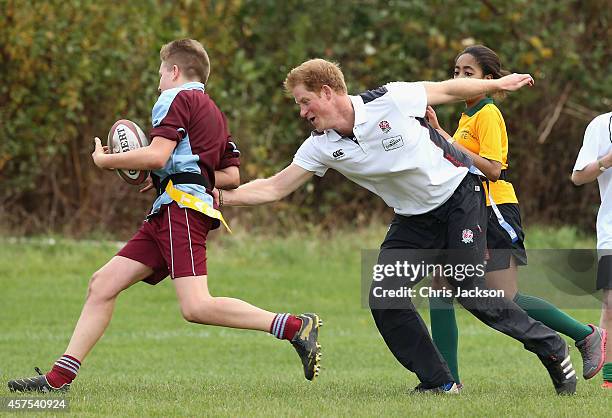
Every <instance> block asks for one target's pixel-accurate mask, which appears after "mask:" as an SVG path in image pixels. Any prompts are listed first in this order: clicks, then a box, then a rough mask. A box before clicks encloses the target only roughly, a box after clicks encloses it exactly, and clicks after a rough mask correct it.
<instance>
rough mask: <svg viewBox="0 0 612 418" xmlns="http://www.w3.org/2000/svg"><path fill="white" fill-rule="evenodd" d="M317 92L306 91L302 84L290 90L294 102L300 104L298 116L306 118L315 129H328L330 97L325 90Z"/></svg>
mask: <svg viewBox="0 0 612 418" xmlns="http://www.w3.org/2000/svg"><path fill="white" fill-rule="evenodd" d="M321 90H322V91H321V92H319V94H317V93H314V92H312V91H308V90H307V89H306V87H304V85H303V84H298V85H297V86H295V87H294V88H293V90H291V93H292V94H293V97H294V99H295V102H296V103H297V104H298V105H299V106H300V117H303V118H304V119H306V120H308V121H309V122H310V123H311V124H312V126H314V128H315V129H316V130H317V131H323V130H325V129H330V128H331V126H329V125H330V120H329V119H330V117H329V116H330V111H329V106H330V103H331V101H330V98H328V97H327V95H326V94H325V92H323V89H321Z"/></svg>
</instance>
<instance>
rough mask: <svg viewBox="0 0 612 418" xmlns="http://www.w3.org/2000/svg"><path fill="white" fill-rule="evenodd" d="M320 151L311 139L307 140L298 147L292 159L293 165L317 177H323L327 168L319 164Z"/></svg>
mask: <svg viewBox="0 0 612 418" xmlns="http://www.w3.org/2000/svg"><path fill="white" fill-rule="evenodd" d="M320 155H321V151H320V150H319V148H318V147H317V146H316V144H315V143H314V140H313V138H312V137H310V138H308V139H307V140H306V141H304V143H303V144H302V145H301V146H300V148H299V149H298V150H297V152H296V153H295V156H294V157H293V163H294V164H297V165H299V166H300V167H302V168H303V169H304V170H307V171H310V172H313V173H315V174H316V175H317V176H319V177H323V176H324V175H325V172H326V171H327V169H328V168H329V167H327V166H326V165H325V164H323V163H322V162H321V158H320Z"/></svg>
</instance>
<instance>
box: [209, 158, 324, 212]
mask: <svg viewBox="0 0 612 418" xmlns="http://www.w3.org/2000/svg"><path fill="white" fill-rule="evenodd" d="M313 174H314V173H312V172H311V171H308V170H304V169H303V168H302V167H300V166H299V165H297V164H291V165H289V166H288V167H287V168H285V169H284V170H282V171H280V172H278V173H276V174H275V175H273V176H272V177H269V178H267V179H258V180H253V181H251V182H249V183H247V184H243V185H242V186H240V187H238V188H237V189H234V190H228V191H224V192H222V194H221V198H220V203H221V204H222V205H224V206H252V205H262V204H264V203H270V202H276V201H277V200H280V199H282V198H283V197H285V196H287V195H288V194H290V193H291V192H293V191H294V190H296V189H297V188H298V187H300V186H301V185H303V184H304V183H306V182H307V181H308V180H309V179H310V178H311V177H312V176H313Z"/></svg>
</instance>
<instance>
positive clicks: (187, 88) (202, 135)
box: [149, 82, 240, 185]
mask: <svg viewBox="0 0 612 418" xmlns="http://www.w3.org/2000/svg"><path fill="white" fill-rule="evenodd" d="M152 119H153V120H152V122H153V129H151V131H150V133H149V137H150V138H151V140H153V138H155V137H156V136H160V137H163V138H166V139H169V140H172V141H176V142H177V148H176V149H175V150H174V152H173V154H172V156H171V157H170V159H169V163H168V164H167V165H166V167H164V169H162V170H156V174H158V175H161V177H165V175H167V174H174V173H179V172H194V171H195V166H194V164H197V166H198V167H199V171H200V172H201V174H202V175H203V176H204V177H206V178H207V179H208V181H209V183H210V184H211V185H214V184H215V170H219V169H223V168H226V167H230V166H239V165H240V152H239V151H238V149H237V148H236V145H235V143H234V142H233V141H232V136H231V134H230V131H229V128H228V126H227V119H226V117H225V115H224V114H223V112H221V110H219V108H218V107H217V105H216V104H215V102H214V101H213V100H212V99H211V98H210V96H209V95H208V94H207V93H205V91H204V85H203V84H202V83H198V82H190V83H186V84H183V85H182V86H181V87H179V88H175V89H169V90H166V91H164V92H163V93H162V94H161V95H160V96H159V99H158V100H157V103H156V104H155V106H154V107H153V112H152ZM185 138H187V139H188V141H183V139H185ZM196 156H197V157H196ZM164 174H165V175H164Z"/></svg>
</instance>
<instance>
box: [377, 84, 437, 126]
mask: <svg viewBox="0 0 612 418" xmlns="http://www.w3.org/2000/svg"><path fill="white" fill-rule="evenodd" d="M385 87H386V88H387V91H388V92H389V94H390V95H391V98H392V99H393V101H394V102H395V105H396V106H397V107H398V109H399V110H400V112H401V113H402V115H403V116H405V117H420V118H422V117H425V110H426V109H427V92H426V91H425V85H424V84H423V83H422V82H420V81H419V82H416V83H406V82H401V81H397V82H394V83H388V84H386V85H385Z"/></svg>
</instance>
